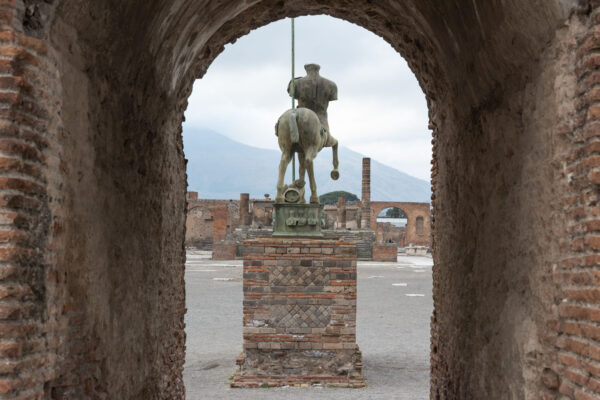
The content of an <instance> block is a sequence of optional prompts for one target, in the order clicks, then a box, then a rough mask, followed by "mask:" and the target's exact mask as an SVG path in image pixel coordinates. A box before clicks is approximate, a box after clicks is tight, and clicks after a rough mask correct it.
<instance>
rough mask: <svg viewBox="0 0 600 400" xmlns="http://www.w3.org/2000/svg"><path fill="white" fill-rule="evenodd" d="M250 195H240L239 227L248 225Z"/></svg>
mask: <svg viewBox="0 0 600 400" xmlns="http://www.w3.org/2000/svg"><path fill="white" fill-rule="evenodd" d="M249 205H250V194H248V193H240V225H242V226H248V225H250V213H249V209H250V207H249Z"/></svg>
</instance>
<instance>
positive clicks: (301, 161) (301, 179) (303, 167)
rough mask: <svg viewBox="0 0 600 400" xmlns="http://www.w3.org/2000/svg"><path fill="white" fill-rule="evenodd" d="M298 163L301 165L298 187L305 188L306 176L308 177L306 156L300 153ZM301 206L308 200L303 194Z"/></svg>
mask: <svg viewBox="0 0 600 400" xmlns="http://www.w3.org/2000/svg"><path fill="white" fill-rule="evenodd" d="M298 162H299V164H300V168H298V180H297V181H296V187H298V188H304V186H305V185H306V183H305V180H304V176H305V175H306V165H305V161H304V154H302V153H298ZM300 204H306V200H305V199H304V194H302V198H301V199H300Z"/></svg>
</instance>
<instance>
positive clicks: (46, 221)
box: [0, 0, 65, 399]
mask: <svg viewBox="0 0 600 400" xmlns="http://www.w3.org/2000/svg"><path fill="white" fill-rule="evenodd" d="M18 3H20V2H17V1H15V0H3V1H0V133H1V135H0V154H1V155H0V243H1V245H0V247H1V249H0V260H1V262H0V293H1V294H0V358H1V359H2V364H3V367H2V371H1V372H0V397H2V398H7V397H11V398H19V399H25V398H31V399H34V398H42V397H43V396H44V382H45V381H46V379H48V378H49V377H53V376H55V374H56V371H55V370H54V367H55V365H56V360H55V358H54V357H53V356H52V354H51V353H52V349H53V348H55V347H56V346H58V343H59V337H60V336H62V335H63V334H64V333H65V332H64V330H62V331H61V329H60V328H58V326H57V324H58V323H59V321H60V322H61V323H64V320H60V314H61V312H60V310H59V309H57V308H56V306H53V305H50V304H46V301H47V300H48V299H50V300H52V299H53V298H54V296H53V294H54V292H55V290H56V287H57V285H59V281H60V279H61V278H60V276H57V274H56V273H55V272H54V271H53V270H52V269H48V263H49V262H50V261H51V260H52V258H53V255H51V254H50V252H45V251H44V250H46V249H47V247H46V246H48V241H47V236H48V232H49V231H52V232H60V231H61V222H60V220H59V219H54V220H52V219H51V217H50V212H49V201H50V200H49V191H50V192H52V190H51V189H50V190H49V189H48V187H49V186H51V185H53V184H54V183H56V176H57V173H58V172H57V169H58V165H57V164H58V163H57V158H56V152H57V150H58V149H57V147H56V144H55V142H53V141H52V138H51V137H50V136H51V135H49V131H50V132H52V130H53V127H52V126H51V123H50V119H51V118H52V117H53V116H54V115H55V114H56V112H57V102H56V101H55V96H56V93H55V92H54V90H55V87H54V84H55V82H54V81H53V75H54V74H55V73H56V71H55V70H54V68H53V65H52V63H51V62H50V61H49V60H48V48H47V45H46V43H45V42H44V41H42V40H40V39H38V38H37V37H34V36H32V35H31V34H27V33H24V32H23V30H22V29H20V28H21V27H22V21H21V19H20V11H19V7H17V6H18V5H20V4H18ZM32 34H34V33H33V32H32ZM35 34H36V36H37V34H39V32H35ZM60 198H61V196H60V195H59V196H58V197H57V198H55V199H54V200H55V201H60ZM52 254H54V253H52Z"/></svg>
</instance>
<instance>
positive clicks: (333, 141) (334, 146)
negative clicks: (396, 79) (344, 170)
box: [327, 135, 340, 181]
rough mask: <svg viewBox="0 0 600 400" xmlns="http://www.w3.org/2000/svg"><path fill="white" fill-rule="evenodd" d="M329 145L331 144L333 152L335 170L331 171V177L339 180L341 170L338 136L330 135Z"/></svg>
mask: <svg viewBox="0 0 600 400" xmlns="http://www.w3.org/2000/svg"><path fill="white" fill-rule="evenodd" d="M327 145H328V146H331V151H332V152H333V171H331V179H333V180H334V181H337V180H338V178H339V177H340V171H339V170H338V167H339V165H340V162H339V161H338V141H337V139H336V138H334V137H333V136H331V135H329V138H328V140H327Z"/></svg>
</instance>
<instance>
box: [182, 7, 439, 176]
mask: <svg viewBox="0 0 600 400" xmlns="http://www.w3.org/2000/svg"><path fill="white" fill-rule="evenodd" d="M295 24H296V76H304V75H305V71H304V64H307V63H317V64H320V65H321V75H322V76H323V77H325V78H328V79H331V80H332V81H334V82H335V83H336V84H337V86H338V101H334V102H331V103H329V126H330V128H331V133H332V134H333V136H335V137H336V138H337V139H338V141H339V142H340V144H342V145H343V146H347V147H349V148H351V149H352V150H355V151H357V152H360V153H363V154H365V155H367V156H369V157H372V158H374V159H376V160H378V161H380V162H382V163H384V164H387V165H389V166H391V167H394V168H397V169H399V170H401V171H403V172H405V173H408V174H410V175H412V176H415V177H417V178H421V179H425V180H429V176H430V160H431V133H430V131H429V130H428V129H427V121H428V118H427V106H426V102H425V96H424V94H423V92H422V91H421V88H420V87H419V84H418V83H417V81H416V79H415V77H414V75H413V73H412V72H411V71H410V69H409V68H408V66H407V65H406V62H405V61H404V59H403V58H402V57H400V55H399V54H398V53H397V52H396V51H395V50H394V49H393V48H392V47H391V46H390V45H389V44H388V43H387V42H385V41H384V40H383V39H381V38H380V37H378V36H376V35H374V34H373V33H371V32H369V31H367V30H365V29H363V28H361V27H359V26H357V25H354V24H351V23H349V22H346V21H342V20H339V19H335V18H332V17H328V16H311V17H301V18H297V19H296V21H295ZM290 41H291V38H290V20H289V19H285V20H281V21H277V22H274V23H272V24H270V25H267V26H264V27H262V28H260V29H257V30H255V31H252V32H251V33H250V34H248V35H246V36H244V37H242V38H240V39H239V40H238V41H237V42H236V43H234V44H231V45H227V46H226V48H225V50H224V51H223V53H221V55H219V56H218V57H217V59H216V60H215V61H214V62H213V63H212V65H211V66H210V68H209V69H208V72H207V73H206V75H205V76H204V77H203V78H202V79H200V80H197V81H196V83H195V84H194V90H193V92H192V95H191V97H190V99H189V106H188V109H187V111H186V122H185V123H184V126H183V134H184V136H185V135H186V134H191V132H193V131H194V130H195V129H193V128H209V129H212V130H214V131H217V132H219V133H221V134H223V135H226V136H228V137H230V138H232V139H234V140H237V141H239V142H242V143H245V144H249V145H252V146H256V147H263V148H270V149H278V146H277V140H276V137H275V134H274V125H275V122H276V121H277V119H278V118H279V116H280V115H281V114H282V113H283V112H284V111H285V110H286V109H288V108H290V107H291V100H290V97H289V95H288V94H287V92H286V88H287V83H288V81H289V80H290V76H291V53H290V51H291V50H290V47H291V45H290Z"/></svg>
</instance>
